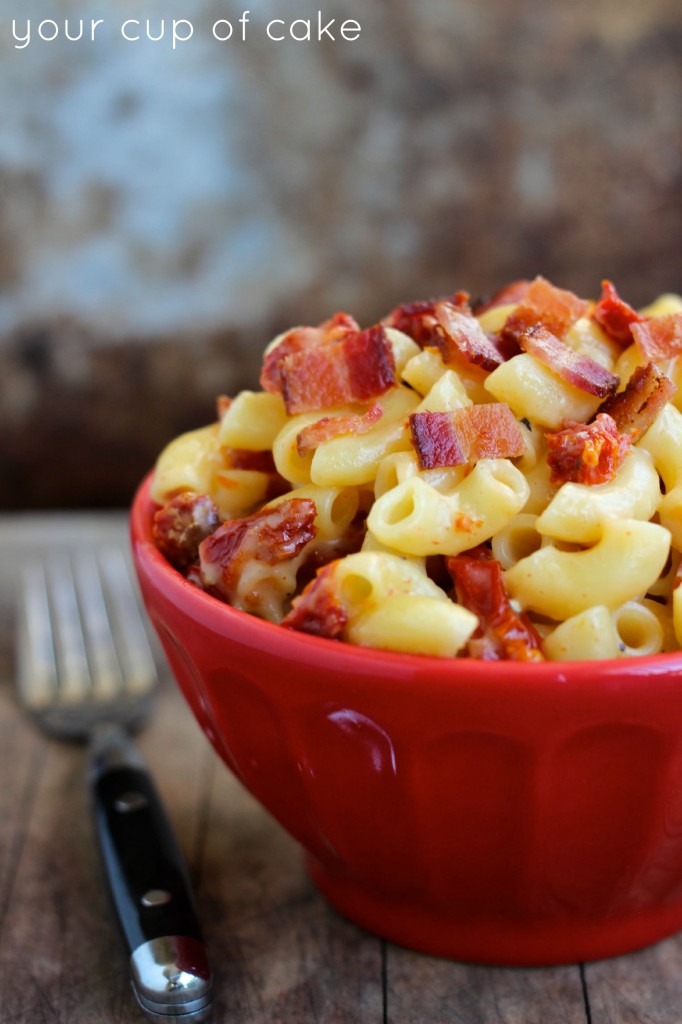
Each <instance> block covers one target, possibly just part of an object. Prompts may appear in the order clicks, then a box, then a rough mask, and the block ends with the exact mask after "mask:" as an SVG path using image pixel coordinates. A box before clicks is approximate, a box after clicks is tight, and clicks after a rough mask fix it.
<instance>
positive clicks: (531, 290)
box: [502, 277, 590, 341]
mask: <svg viewBox="0 0 682 1024" xmlns="http://www.w3.org/2000/svg"><path fill="white" fill-rule="evenodd" d="M589 305H590V304H589V302H586V301H585V300H584V299H579V298H578V296H577V295H574V293H573V292H569V291H565V290H564V289H563V288H556V287H555V286H554V285H553V284H550V282H549V281H546V280H545V278H544V277H536V278H535V280H534V281H532V282H531V283H530V285H529V286H528V291H527V292H526V294H525V296H524V298H523V299H522V300H521V302H520V303H519V304H518V306H517V307H516V309H515V310H514V311H513V312H512V313H510V315H509V317H508V318H507V322H506V323H505V325H504V327H503V328H502V336H503V337H504V338H507V339H510V340H511V339H514V340H517V341H518V340H519V339H520V336H521V335H522V334H523V333H524V331H527V330H528V328H529V327H532V326H533V325H534V324H537V323H540V324H542V325H543V327H546V328H547V329H548V330H549V331H551V332H552V334H554V335H556V337H557V338H563V336H564V334H565V333H566V331H568V329H569V328H570V327H572V326H573V324H574V323H575V322H576V320H579V319H580V317H581V316H585V314H586V313H587V311H588V309H589Z"/></svg>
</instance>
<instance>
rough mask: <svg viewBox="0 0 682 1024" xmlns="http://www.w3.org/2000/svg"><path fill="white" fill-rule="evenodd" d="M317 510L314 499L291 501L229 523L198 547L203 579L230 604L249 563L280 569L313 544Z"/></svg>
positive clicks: (205, 583)
mask: <svg viewBox="0 0 682 1024" xmlns="http://www.w3.org/2000/svg"><path fill="white" fill-rule="evenodd" d="M316 515H317V510H316V508H315V502H314V501H312V499H311V498H290V499H289V500H288V501H282V502H280V503H279V504H278V505H273V506H271V507H267V506H266V507H265V508H263V509H261V510H260V511H259V512H254V513H253V515H250V516H246V517H245V518H244V519H229V520H227V521H226V522H224V523H223V524H222V526H219V527H218V529H217V530H216V531H215V533H213V534H212V535H211V536H210V537H207V539H206V540H204V541H203V542H202V543H201V545H200V546H199V559H200V564H201V578H202V580H203V582H204V585H206V586H212V587H215V588H216V589H217V591H218V592H219V593H220V594H221V596H222V597H223V598H224V599H225V600H227V601H231V600H232V599H233V598H234V595H235V593H236V589H237V584H238V582H239V577H240V575H241V572H242V569H243V567H244V565H245V564H246V563H247V562H250V561H253V560H255V561H258V562H261V563H264V564H265V565H277V564H278V563H280V562H286V561H288V560H289V559H292V558H295V557H296V555H298V554H299V553H300V552H301V551H302V550H303V548H304V547H305V546H306V544H307V543H308V542H309V541H311V540H313V538H314V537H315V536H316V533H317V530H316V528H315V516H316Z"/></svg>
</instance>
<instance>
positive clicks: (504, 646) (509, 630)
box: [446, 546, 545, 661]
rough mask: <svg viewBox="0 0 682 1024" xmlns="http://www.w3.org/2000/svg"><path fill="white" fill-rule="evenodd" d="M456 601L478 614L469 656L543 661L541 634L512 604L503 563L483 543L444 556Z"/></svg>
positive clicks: (488, 658)
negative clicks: (459, 552)
mask: <svg viewBox="0 0 682 1024" xmlns="http://www.w3.org/2000/svg"><path fill="white" fill-rule="evenodd" d="M446 565H447V568H448V572H449V573H450V575H451V576H452V579H453V582H454V584H455V591H456V594H457V600H458V602H459V603H460V604H461V605H463V606H464V607H465V608H468V609H469V611H472V612H473V613H474V614H475V615H477V616H478V622H479V626H478V629H477V630H476V632H475V633H474V634H473V636H472V637H471V639H470V640H469V643H468V652H469V655H470V656H471V657H477V658H483V659H485V660H491V661H501V660H508V661H544V660H545V658H544V655H543V653H542V648H541V642H540V637H539V635H538V632H537V630H536V629H535V627H534V626H533V624H532V622H531V621H530V619H529V618H528V616H527V615H526V614H525V613H523V612H517V611H515V609H514V608H513V607H512V604H511V601H510V598H509V594H508V593H507V589H506V587H505V585H504V580H503V578H502V567H501V566H500V563H499V562H498V561H496V560H495V559H494V558H492V556H491V555H490V554H489V553H488V552H487V549H486V548H484V547H483V546H479V547H478V548H474V549H473V550H472V551H470V552H469V551H468V552H465V553H464V554H461V555H453V556H451V557H449V558H447V559H446Z"/></svg>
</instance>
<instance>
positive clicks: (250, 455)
mask: <svg viewBox="0 0 682 1024" xmlns="http://www.w3.org/2000/svg"><path fill="white" fill-rule="evenodd" d="M222 452H223V455H224V457H225V462H226V464H227V465H228V466H229V468H230V469H252V470H255V471H256V472H258V473H275V472H276V470H275V461H274V459H273V457H272V452H270V451H266V452H252V451H249V450H248V449H247V448H223V449H222Z"/></svg>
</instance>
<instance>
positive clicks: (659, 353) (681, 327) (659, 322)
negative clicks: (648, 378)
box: [631, 313, 682, 362]
mask: <svg viewBox="0 0 682 1024" xmlns="http://www.w3.org/2000/svg"><path fill="white" fill-rule="evenodd" d="M631 330H632V336H633V338H634V339H635V341H636V342H637V347H638V348H639V350H640V352H641V353H642V355H643V356H644V358H645V359H652V360H654V362H655V361H656V360H657V359H671V358H672V357H673V356H677V355H679V354H680V352H682V313H669V314H668V316H656V317H650V318H649V319H646V320H640V321H639V323H634V324H633V325H632V328H631Z"/></svg>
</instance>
